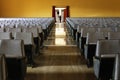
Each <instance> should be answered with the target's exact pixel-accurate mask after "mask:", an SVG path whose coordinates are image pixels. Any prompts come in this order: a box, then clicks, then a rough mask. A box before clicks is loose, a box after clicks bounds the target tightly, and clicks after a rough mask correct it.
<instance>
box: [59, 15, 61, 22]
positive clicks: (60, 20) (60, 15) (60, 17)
mask: <svg viewBox="0 0 120 80" xmlns="http://www.w3.org/2000/svg"><path fill="white" fill-rule="evenodd" d="M59 20H60V23H61V15H59Z"/></svg>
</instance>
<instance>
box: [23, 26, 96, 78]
mask: <svg viewBox="0 0 120 80" xmlns="http://www.w3.org/2000/svg"><path fill="white" fill-rule="evenodd" d="M58 28H59V30H58ZM63 29H65V28H64V27H63ZM63 29H60V27H58V24H57V26H56V30H58V32H59V31H61V32H62V35H61V34H59V33H57V32H55V27H54V29H53V30H52V31H53V32H52V33H55V34H57V36H56V37H55V35H50V36H54V39H55V38H61V40H58V39H57V41H63V42H60V43H61V44H59V43H58V42H54V43H50V44H51V45H50V44H47V42H52V40H53V39H52V40H51V41H49V40H50V36H49V38H48V40H47V41H46V43H45V44H47V45H45V46H44V48H43V49H42V51H41V55H39V56H38V57H36V58H35V62H36V63H37V64H38V66H37V67H35V68H31V67H28V68H27V75H26V79H25V80H96V79H95V76H94V74H93V68H87V66H86V64H85V61H84V58H83V57H82V56H81V55H80V51H79V49H78V48H77V47H76V45H75V43H74V42H73V41H72V39H70V38H71V37H70V36H69V40H71V41H70V42H69V44H68V42H66V34H68V33H66V31H65V30H63ZM62 39H63V40H62ZM54 41H56V40H54Z"/></svg>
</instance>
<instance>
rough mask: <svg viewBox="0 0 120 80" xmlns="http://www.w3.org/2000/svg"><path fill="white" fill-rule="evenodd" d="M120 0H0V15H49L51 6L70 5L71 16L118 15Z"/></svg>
mask: <svg viewBox="0 0 120 80" xmlns="http://www.w3.org/2000/svg"><path fill="white" fill-rule="evenodd" d="M119 4H120V0H0V17H51V16H52V6H53V5H56V6H66V5H69V6H70V16H71V17H95V16H97V17H101V16H105V17H109V16H112V17H116V16H119V17H120V10H119V9H120V5H119Z"/></svg>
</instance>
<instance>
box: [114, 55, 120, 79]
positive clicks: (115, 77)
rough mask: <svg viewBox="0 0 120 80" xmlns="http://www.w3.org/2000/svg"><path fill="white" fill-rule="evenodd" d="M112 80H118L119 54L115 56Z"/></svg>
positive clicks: (119, 73) (119, 77) (119, 76)
mask: <svg viewBox="0 0 120 80" xmlns="http://www.w3.org/2000/svg"><path fill="white" fill-rule="evenodd" d="M113 80H120V54H117V55H116V58H115V66H114V72H113Z"/></svg>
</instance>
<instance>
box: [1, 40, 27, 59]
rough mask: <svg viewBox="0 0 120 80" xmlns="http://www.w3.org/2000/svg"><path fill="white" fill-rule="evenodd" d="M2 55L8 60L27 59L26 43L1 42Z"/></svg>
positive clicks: (20, 41)
mask: <svg viewBox="0 0 120 80" xmlns="http://www.w3.org/2000/svg"><path fill="white" fill-rule="evenodd" d="M0 53H4V54H5V56H6V57H8V58H9V57H10V58H21V57H25V53H24V43H23V41H22V40H8V39H7V40H0Z"/></svg>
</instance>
